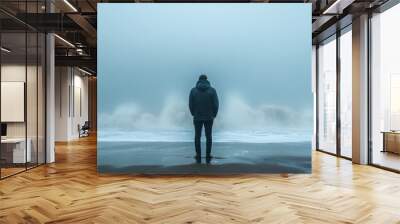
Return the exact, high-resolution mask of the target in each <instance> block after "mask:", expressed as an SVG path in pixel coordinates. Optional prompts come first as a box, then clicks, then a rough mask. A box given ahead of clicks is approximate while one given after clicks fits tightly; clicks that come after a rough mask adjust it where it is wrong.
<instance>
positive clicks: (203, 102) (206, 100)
mask: <svg viewBox="0 0 400 224" xmlns="http://www.w3.org/2000/svg"><path fill="white" fill-rule="evenodd" d="M218 107H219V102H218V96H217V91H216V90H215V89H214V88H213V87H211V85H210V82H209V81H208V80H207V76H206V75H205V74H202V75H200V77H199V80H198V81H197V83H196V87H194V88H192V90H191V91H190V96H189V109H190V113H191V114H192V116H193V124H194V130H195V135H194V145H195V148H196V156H195V159H196V162H197V163H201V145H200V138H201V132H202V128H203V126H204V129H205V134H206V162H207V163H210V161H211V158H212V156H211V146H212V126H213V122H214V119H215V117H216V116H217V113H218Z"/></svg>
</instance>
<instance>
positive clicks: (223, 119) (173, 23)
mask: <svg viewBox="0 0 400 224" xmlns="http://www.w3.org/2000/svg"><path fill="white" fill-rule="evenodd" d="M98 30H99V34H98V48H99V50H98V62H99V63H98V102H99V104H98V119H99V121H98V122H99V130H98V170H99V172H105V173H107V172H110V173H146V174H230V173H310V172H311V139H312V130H313V98H312V92H311V5H310V4H108V3H103V4H99V12H98Z"/></svg>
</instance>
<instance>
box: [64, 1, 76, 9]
mask: <svg viewBox="0 0 400 224" xmlns="http://www.w3.org/2000/svg"><path fill="white" fill-rule="evenodd" d="M64 2H65V4H67V5H68V6H69V7H70V8H71V9H72V10H73V11H74V12H78V10H77V9H76V8H75V7H74V6H73V5H72V4H71V3H70V2H69V1H68V0H64Z"/></svg>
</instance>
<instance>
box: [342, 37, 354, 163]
mask: <svg viewBox="0 0 400 224" xmlns="http://www.w3.org/2000/svg"><path fill="white" fill-rule="evenodd" d="M351 99H352V35H351V30H350V31H348V32H346V33H344V34H343V35H341V36H340V127H341V129H340V144H341V146H340V150H341V155H343V156H346V157H349V158H351V156H352V150H351V149H352V148H351V141H352V137H351V136H352V125H351V124H352V100H351Z"/></svg>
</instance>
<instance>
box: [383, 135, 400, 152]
mask: <svg viewBox="0 0 400 224" xmlns="http://www.w3.org/2000/svg"><path fill="white" fill-rule="evenodd" d="M381 133H382V134H383V150H382V152H392V153H396V154H400V132H398V131H382V132H381Z"/></svg>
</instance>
